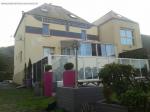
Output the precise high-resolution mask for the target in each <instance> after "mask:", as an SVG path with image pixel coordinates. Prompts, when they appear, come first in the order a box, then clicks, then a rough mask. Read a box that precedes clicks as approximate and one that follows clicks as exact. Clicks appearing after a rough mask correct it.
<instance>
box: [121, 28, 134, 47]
mask: <svg viewBox="0 0 150 112" xmlns="http://www.w3.org/2000/svg"><path fill="white" fill-rule="evenodd" d="M120 37H121V44H122V45H133V31H132V30H129V29H121V30H120Z"/></svg>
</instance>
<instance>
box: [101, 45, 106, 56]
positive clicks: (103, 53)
mask: <svg viewBox="0 0 150 112" xmlns="http://www.w3.org/2000/svg"><path fill="white" fill-rule="evenodd" d="M101 52H102V56H107V54H106V45H104V44H102V45H101Z"/></svg>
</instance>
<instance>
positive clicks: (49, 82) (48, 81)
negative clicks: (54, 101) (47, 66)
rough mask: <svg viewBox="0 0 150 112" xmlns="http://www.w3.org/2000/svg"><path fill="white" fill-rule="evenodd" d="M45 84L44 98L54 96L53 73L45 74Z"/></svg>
mask: <svg viewBox="0 0 150 112" xmlns="http://www.w3.org/2000/svg"><path fill="white" fill-rule="evenodd" d="M43 83H44V96H52V88H53V72H44V76H43Z"/></svg>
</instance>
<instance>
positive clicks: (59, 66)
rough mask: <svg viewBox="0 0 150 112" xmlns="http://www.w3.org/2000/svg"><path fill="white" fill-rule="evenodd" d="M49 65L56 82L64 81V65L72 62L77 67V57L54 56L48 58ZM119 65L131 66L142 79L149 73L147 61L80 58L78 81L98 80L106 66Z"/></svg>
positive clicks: (93, 57) (94, 57)
mask: <svg viewBox="0 0 150 112" xmlns="http://www.w3.org/2000/svg"><path fill="white" fill-rule="evenodd" d="M48 60H50V61H49V64H52V66H53V72H54V77H55V80H56V81H60V80H62V72H63V71H64V68H63V67H64V64H65V63H67V62H72V63H73V64H74V65H75V56H69V55H58V56H57V55H53V56H49V58H48ZM109 63H119V64H126V65H131V66H133V67H134V68H135V69H136V74H137V75H136V76H137V77H142V76H144V75H145V74H146V72H148V71H149V63H148V60H147V59H130V58H113V57H96V56H91V57H88V56H79V57H78V80H84V79H97V78H98V72H99V71H100V70H101V68H103V67H104V65H105V64H109Z"/></svg>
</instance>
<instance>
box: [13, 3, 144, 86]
mask: <svg viewBox="0 0 150 112" xmlns="http://www.w3.org/2000/svg"><path fill="white" fill-rule="evenodd" d="M115 14H116V13H114V12H112V11H111V12H109V13H108V14H106V15H105V16H103V17H102V18H100V19H99V20H97V21H95V22H94V23H93V24H92V23H89V22H87V21H86V20H84V19H82V18H80V17H78V16H77V15H75V14H73V13H71V12H69V11H67V10H66V9H64V8H62V7H60V6H55V5H52V4H43V5H41V6H39V7H37V8H35V9H32V10H30V11H28V12H23V13H22V18H21V20H20V23H19V25H18V27H17V29H16V32H15V34H14V37H15V47H14V49H15V51H14V77H13V81H14V82H16V83H18V84H21V83H22V82H23V78H24V67H25V63H26V65H27V64H28V62H29V59H31V62H32V63H35V62H37V61H38V60H40V59H42V58H43V57H46V56H48V55H49V54H51V55H74V49H73V48H72V47H66V45H67V44H70V42H71V41H74V40H78V41H79V55H81V56H104V57H106V56H107V57H108V56H113V57H114V56H117V55H118V53H119V52H122V51H124V50H131V49H136V48H140V47H141V43H140V42H141V39H140V32H139V26H138V23H136V22H133V21H130V20H129V19H127V18H125V17H123V16H120V15H119V17H118V15H116V18H115V17H114V15H115ZM120 34H121V37H120Z"/></svg>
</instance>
